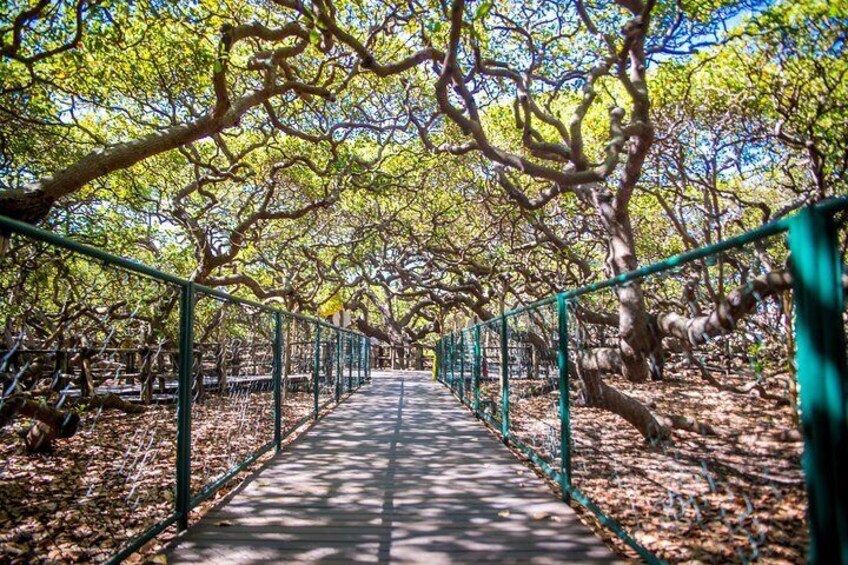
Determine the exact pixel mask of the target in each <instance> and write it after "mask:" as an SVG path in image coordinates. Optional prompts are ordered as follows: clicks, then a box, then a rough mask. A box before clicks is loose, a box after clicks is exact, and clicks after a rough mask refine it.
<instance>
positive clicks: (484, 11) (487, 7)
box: [474, 1, 493, 20]
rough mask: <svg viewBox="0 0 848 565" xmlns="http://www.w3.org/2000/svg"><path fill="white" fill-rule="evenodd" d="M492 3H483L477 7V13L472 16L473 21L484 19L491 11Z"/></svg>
mask: <svg viewBox="0 0 848 565" xmlns="http://www.w3.org/2000/svg"><path fill="white" fill-rule="evenodd" d="M492 5H493V2H491V1H488V2H483V3H481V4H480V5H479V6H477V12H476V13H475V14H474V19H475V20H482V19H483V18H485V17H486V16H487V15H488V14H489V12H490V11H491V10H492Z"/></svg>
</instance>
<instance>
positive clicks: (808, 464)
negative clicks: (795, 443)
mask: <svg viewBox="0 0 848 565" xmlns="http://www.w3.org/2000/svg"><path fill="white" fill-rule="evenodd" d="M789 248H790V251H791V254H792V279H793V285H794V288H795V302H796V311H795V328H796V329H795V332H796V344H797V353H796V355H797V358H796V360H797V365H798V367H797V369H798V384H799V388H800V404H801V423H802V428H803V431H804V456H803V458H802V462H803V466H804V475H805V478H806V482H807V494H808V497H807V498H808V504H809V509H808V517H809V523H810V549H809V556H808V557H809V561H810V563H828V564H831V563H832V564H843V565H844V564H846V563H848V483H846V480H845V478H846V477H848V414H846V411H848V409H846V407H848V364H846V360H845V333H844V326H843V324H842V317H843V312H844V308H845V304H844V291H843V286H842V261H841V258H840V255H839V248H838V239H837V232H836V228H835V226H834V222H833V219H832V217H831V216H830V215H829V214H827V213H826V212H823V211H821V210H818V209H816V208H807V209H804V210H802V211H801V212H800V213H799V214H798V216H796V217H795V218H794V219H793V221H792V223H791V224H790V228H789Z"/></svg>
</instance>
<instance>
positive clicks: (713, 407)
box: [436, 199, 848, 564]
mask: <svg viewBox="0 0 848 565" xmlns="http://www.w3.org/2000/svg"><path fill="white" fill-rule="evenodd" d="M846 209H848V200H846V199H839V200H833V201H828V202H824V203H821V204H819V205H816V206H813V207H809V208H806V209H803V210H802V211H800V212H799V213H798V214H796V215H795V216H792V217H788V218H784V219H780V220H778V221H775V222H772V223H770V224H767V225H764V226H763V227H761V228H759V229H755V230H753V231H750V232H747V233H744V234H742V235H740V236H738V237H735V238H732V239H728V240H726V241H722V242H719V243H717V244H715V245H711V246H708V247H704V248H700V249H695V250H692V251H688V252H686V253H683V254H681V255H676V256H673V257H670V258H668V259H666V260H665V261H662V262H660V263H657V264H653V265H650V266H647V267H643V268H640V269H638V270H636V271H633V272H630V273H627V274H623V275H621V276H617V277H615V278H611V279H609V280H605V281H603V282H599V283H595V284H591V285H587V286H585V287H582V288H578V289H575V290H570V291H566V292H563V293H560V294H558V295H556V296H551V297H549V298H547V299H544V300H542V301H539V302H536V303H533V304H529V305H526V306H522V307H520V308H517V309H514V310H511V311H508V312H505V313H504V314H502V315H501V316H499V317H497V318H495V319H492V320H487V321H486V322H484V323H481V324H477V325H474V326H470V327H468V328H465V329H463V330H461V331H457V332H454V333H452V334H449V335H445V336H443V337H442V338H441V339H440V340H439V342H438V344H437V346H436V359H437V378H438V380H439V381H440V382H442V383H443V384H445V385H446V386H447V387H449V388H450V389H451V390H452V391H453V392H454V393H455V394H456V396H457V397H458V399H459V400H461V401H462V402H463V403H464V404H465V405H466V406H467V407H468V408H469V409H471V410H472V411H473V412H474V413H475V415H477V416H478V417H479V418H481V419H483V420H485V421H487V422H488V423H489V424H491V425H492V426H493V427H494V429H495V430H496V431H497V432H498V433H499V435H500V436H501V437H502V438H503V439H504V441H505V442H507V443H508V444H510V445H513V446H515V447H516V448H518V449H519V450H521V451H523V452H524V453H526V455H527V456H528V457H529V458H530V459H531V460H533V461H534V462H535V463H536V464H537V465H538V466H539V467H540V468H541V469H542V470H543V471H544V472H545V473H546V474H547V475H548V476H549V477H550V478H551V479H553V480H555V481H556V482H557V483H558V484H560V485H561V487H562V493H563V498H564V499H565V500H571V501H573V502H575V503H576V504H578V505H579V506H582V507H584V508H585V509H587V510H588V511H590V512H591V513H593V514H594V515H595V516H596V517H597V519H598V520H600V522H601V523H602V524H604V525H605V526H606V527H608V528H609V529H610V530H612V531H613V532H614V533H615V534H616V535H617V536H618V537H619V538H621V539H622V540H623V541H624V542H625V543H626V544H627V545H629V546H630V547H631V548H632V549H633V550H634V551H635V552H636V553H637V554H638V555H639V557H640V558H642V559H644V560H645V561H647V562H650V563H661V562H664V561H665V560H668V561H676V560H682V559H696V560H706V561H740V562H749V561H754V560H757V559H769V558H782V559H785V560H789V561H793V560H798V559H800V560H803V559H804V558H805V557H806V558H807V559H808V560H809V561H810V562H812V563H821V564H825V563H826V564H835V563H843V564H845V563H848V483H847V482H846V477H848V463H846V462H848V416H846V407H848V376H847V375H846V340H845V324H844V320H845V317H846V316H845V307H844V306H845V305H844V290H845V278H846V277H845V275H844V272H845V271H844V266H843V263H842V258H841V254H840V249H844V248H845V245H846V237H845V233H844V231H845V230H844V229H843V224H844V218H843V216H844V213H845V210H846ZM781 263H782V264H785V265H787V267H786V270H785V271H786V275H787V276H791V284H787V285H786V286H787V287H788V288H786V289H782V290H779V291H778V290H776V286H775V285H776V284H778V283H779V282H781V281H786V280H789V279H786V278H784V279H780V280H778V281H777V282H775V280H776V279H766V278H762V277H761V276H763V277H764V276H765V274H766V273H768V272H773V271H775V270H779V269H780V268H779V267H775V265H777V264H781ZM758 277H760V278H758ZM763 281H768V282H763ZM636 288H638V289H640V290H641V292H643V295H644V301H645V304H646V308H647V310H648V311H657V310H660V311H661V310H663V308H665V309H666V310H669V309H670V310H672V311H674V310H678V311H679V310H680V309H682V308H689V310H690V314H689V316H690V317H691V320H696V319H697V320H698V321H699V323H701V322H704V320H706V321H710V320H709V319H708V318H707V317H708V316H712V318H711V319H712V321H713V322H715V321H717V320H718V321H720V322H721V323H723V324H725V326H726V328H725V330H726V331H717V330H715V329H714V328H712V329H710V330H709V331H708V330H703V334H702V335H693V336H691V339H689V340H688V341H687V340H686V339H680V336H676V340H675V339H668V338H674V337H675V336H669V335H664V334H660V335H655V336H654V337H655V338H657V339H659V340H662V339H666V341H664V342H663V341H661V342H660V343H664V344H665V345H664V349H665V350H666V351H665V352H663V353H660V354H658V355H657V358H655V357H654V356H653V354H652V357H651V358H650V359H649V362H650V366H651V367H652V370H656V371H657V372H658V373H659V376H658V377H657V378H661V379H662V380H648V381H647V382H641V383H637V382H629V381H627V380H626V379H624V378H623V377H621V376H620V375H617V374H615V371H612V372H609V371H607V372H604V370H603V369H598V366H599V365H602V364H603V363H602V361H603V360H604V359H608V358H605V357H604V355H605V354H609V352H610V351H613V352H615V351H618V350H619V347H618V339H619V334H618V328H617V327H616V323H617V320H618V312H617V310H618V307H619V296H618V293H619V292H621V291H622V289H636ZM732 289H734V290H732ZM728 295H729V298H728V300H726V301H722V300H721V297H722V296H728ZM681 296H683V297H684V298H680V297H681ZM746 300H747V301H751V302H750V303H744V302H743V301H746ZM711 308H715V310H714V311H711ZM743 310H744V312H743V313H744V314H745V315H744V316H743V315H741V314H739V312H742V311H743ZM610 312H612V315H611V316H610V315H609V314H610ZM711 312H712V313H711ZM732 313H737V314H739V315H737V316H735V317H734V316H731V315H730V314H732ZM610 318H611V319H612V320H614V322H613V323H610V322H608V321H607V322H605V321H604V320H609V319H610ZM668 319H670V318H668ZM678 319H679V317H678ZM704 323H705V322H704ZM719 325H720V324H719ZM653 327H654V328H655V331H656V332H660V331H661V330H660V329H657V326H653ZM686 327H687V328H690V329H691V328H701V329H703V327H706V326H705V325H703V324H702V325H701V326H697V325H693V324H691V323H689V324H688V325H686ZM692 331H695V330H694V329H693V330H692ZM674 343H677V344H678V347H677V349H675V347H673V344H674ZM681 344H682V347H681ZM610 346H611V347H610ZM598 375H600V376H602V378H595V377H596V376H598ZM796 383H797V385H796ZM599 391H600V394H599ZM793 391H794V392H793ZM707 393H708V394H707ZM625 396H626V397H627V398H629V399H631V400H632V399H636V400H638V404H639V405H641V406H642V407H644V408H645V409H646V410H647V411H652V412H653V413H654V415H657V414H659V413H660V412H668V413H674V412H675V411H678V410H680V411H685V410H689V411H690V413H689V414H685V415H686V416H689V418H688V419H684V420H662V421H663V422H665V421H668V422H670V423H669V424H668V426H670V427H672V429H673V430H674V434H673V435H671V436H656V437H651V436H649V437H648V440H647V441H646V440H645V439H643V437H642V435H644V434H642V435H640V434H639V433H637V431H636V429H635V426H631V425H630V424H631V423H632V422H628V421H626V420H625V418H622V417H620V416H621V415H622V414H625V413H626V410H620V409H617V408H616V406H620V405H621V403H622V402H627V400H626V399H623V397H625ZM711 402H712V404H711ZM628 406H629V407H631V408H632V407H633V406H636V404H635V403H630V404H628ZM616 410H618V411H616ZM640 414H642V412H640ZM631 417H632V415H631ZM637 420H638V418H632V421H633V422H636V421H637ZM675 426H677V427H675ZM797 429H800V432H801V433H800V434H798V439H797V441H796V440H794V437H795V434H796V431H795V430H797ZM773 438H780V439H779V440H775V439H773ZM801 451H803V455H802V454H801ZM805 505H806V507H807V512H806V514H805V515H804V513H803V512H799V510H800V509H801V508H803V507H804V506H805ZM787 516H789V517H787ZM650 528H654V529H653V530H650ZM675 536H676V537H675ZM704 539H707V540H708V541H709V542H710V544H711V545H707V544H706V543H703V544H702V543H701V542H702V541H703V540H704ZM693 540H694V541H693ZM695 541H697V543H698V547H695V548H693V547H691V545H692V543H694V542H695ZM805 551H806V555H805V553H804V552H805Z"/></svg>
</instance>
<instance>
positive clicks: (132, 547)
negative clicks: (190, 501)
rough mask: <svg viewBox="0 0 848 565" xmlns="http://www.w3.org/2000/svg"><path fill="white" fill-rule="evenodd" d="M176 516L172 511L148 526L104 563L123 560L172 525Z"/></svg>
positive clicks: (108, 564)
mask: <svg viewBox="0 0 848 565" xmlns="http://www.w3.org/2000/svg"><path fill="white" fill-rule="evenodd" d="M177 518H178V516H177V513H176V512H174V513H173V514H171V515H170V516H168V517H167V518H165V519H164V520H162V521H161V522H159V523H157V524H156V525H155V526H152V527H151V528H149V529H148V530H147V531H145V532H144V533H142V534H141V535H139V536H137V537H135V538H134V539H132V540H130V541H129V543H128V544H127V545H126V546H125V547H124V548H123V549H122V550H120V551H119V552H118V553H115V554H114V555H112V556H111V557H110V558H109V559H108V560H107V561H106V562H105V564H106V565H115V564H117V563H120V562H121V561H123V560H124V559H126V558H127V557H129V556H130V555H132V554H133V553H135V552H136V551H138V550H139V549H141V548H142V546H144V544H146V543H147V542H149V541H150V540H152V539H153V538H155V537H156V536H158V535H159V534H160V533H162V532H163V531H164V530H165V529H167V528H168V527H170V526H172V525H173V524H174V523H175V522H176V521H177Z"/></svg>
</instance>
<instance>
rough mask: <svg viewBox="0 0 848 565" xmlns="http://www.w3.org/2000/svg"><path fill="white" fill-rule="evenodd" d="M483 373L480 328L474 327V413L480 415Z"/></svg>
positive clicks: (472, 373) (472, 376) (472, 375)
mask: <svg viewBox="0 0 848 565" xmlns="http://www.w3.org/2000/svg"><path fill="white" fill-rule="evenodd" d="M481 372H482V361H481V356H480V326H479V325H478V326H474V368H473V370H472V372H471V378H472V385H473V386H474V413H475V414H477V415H479V414H480V373H481Z"/></svg>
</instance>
